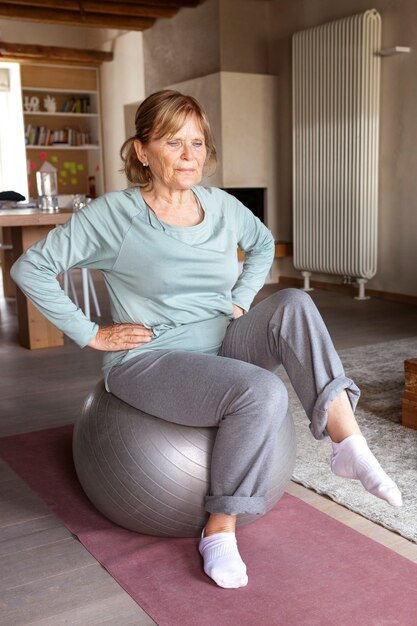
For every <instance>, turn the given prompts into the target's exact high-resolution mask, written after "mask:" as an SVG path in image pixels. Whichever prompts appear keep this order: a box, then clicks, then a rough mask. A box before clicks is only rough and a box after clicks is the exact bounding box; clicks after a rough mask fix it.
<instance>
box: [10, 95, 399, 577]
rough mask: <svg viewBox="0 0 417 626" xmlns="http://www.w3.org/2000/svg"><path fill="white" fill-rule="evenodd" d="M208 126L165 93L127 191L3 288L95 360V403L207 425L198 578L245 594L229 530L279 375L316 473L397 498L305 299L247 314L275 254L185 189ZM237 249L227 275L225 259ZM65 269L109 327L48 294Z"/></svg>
mask: <svg viewBox="0 0 417 626" xmlns="http://www.w3.org/2000/svg"><path fill="white" fill-rule="evenodd" d="M215 157H216V154H215V147H214V142H213V138H212V135H211V131H210V127H209V123H208V121H207V118H206V115H205V114H204V112H203V110H202V108H201V106H200V105H199V104H198V102H196V100H194V99H193V98H191V97H189V96H184V95H182V94H180V93H178V92H176V91H170V90H165V91H161V92H158V93H155V94H153V95H151V96H149V97H148V98H147V99H146V100H145V101H144V102H143V103H142V104H141V105H140V107H139V108H138V110H137V114H136V134H135V136H134V137H132V138H131V139H129V140H128V141H127V142H125V144H124V146H123V147H122V158H123V160H124V165H125V172H126V175H127V178H128V179H129V180H130V181H131V182H132V183H135V184H136V186H135V187H132V188H130V189H127V190H125V191H119V192H114V193H108V194H106V195H105V196H103V197H102V198H99V199H97V200H95V201H93V202H92V203H91V204H90V205H89V206H88V207H86V208H85V209H83V210H82V211H80V212H79V213H76V214H75V215H74V216H73V217H72V219H71V220H70V221H69V222H68V223H67V224H65V225H64V226H61V227H60V228H57V229H55V230H53V231H52V232H51V233H50V234H49V235H48V237H47V238H46V239H44V240H43V241H41V242H39V243H37V244H36V245H34V246H33V247H32V248H31V249H30V250H28V251H27V252H26V254H24V255H23V256H22V257H21V258H20V259H19V260H18V261H17V263H16V264H15V266H14V268H13V271H12V275H13V278H14V279H15V281H16V282H17V283H18V284H19V286H20V287H21V289H22V290H23V291H24V292H25V293H26V295H27V296H28V297H29V298H30V299H31V300H32V301H33V302H34V303H35V304H36V306H38V308H39V309H40V310H41V311H42V313H43V314H44V315H45V316H46V317H47V318H48V319H49V320H51V321H52V322H53V323H54V324H56V326H58V327H59V328H60V329H62V330H63V331H64V332H65V333H66V334H67V335H69V336H70V337H71V338H72V339H73V340H74V341H76V342H77V343H78V344H79V345H80V346H86V345H89V346H90V347H91V348H94V349H96V350H103V351H105V352H106V354H105V358H104V373H105V379H106V386H107V390H109V391H111V392H112V393H113V394H115V395H116V396H118V397H119V398H121V399H122V400H124V401H125V402H127V403H129V404H130V405H132V406H134V407H137V408H138V409H141V410H142V411H145V412H148V413H151V414H153V415H156V416H158V417H159V418H162V419H164V420H169V421H172V422H175V423H178V424H185V425H191V426H218V434H217V437H216V442H215V446H214V450H213V457H212V470H211V488H210V493H208V494H207V497H206V501H205V506H206V510H207V512H208V513H209V516H208V521H207V524H206V526H205V528H204V530H203V533H202V537H201V541H200V553H201V555H202V557H203V559H204V570H205V572H206V573H207V574H208V576H210V577H211V578H212V579H213V580H214V581H215V582H216V583H217V584H218V585H219V586H221V587H241V586H244V585H246V584H247V580H248V579H247V574H246V566H245V564H244V562H243V561H242V559H241V557H240V554H239V552H238V548H237V543H236V537H235V524H236V516H237V515H239V514H240V513H255V514H262V513H263V512H264V510H265V503H264V494H265V490H266V486H267V482H268V470H269V467H270V465H271V455H272V454H273V451H274V439H275V436H276V433H277V431H278V429H279V425H280V423H281V421H282V420H284V419H286V414H287V394H286V390H285V387H284V385H283V383H282V382H281V381H280V380H279V378H278V377H277V376H276V375H275V374H274V371H275V370H276V368H277V367H278V365H279V364H281V363H282V364H283V365H284V367H285V369H286V371H287V373H288V375H289V378H290V380H291V383H292V384H293V386H294V388H295V390H296V392H297V394H298V396H299V398H300V400H301V402H302V404H303V407H304V409H305V411H306V414H307V416H308V418H309V419H310V422H311V430H312V433H313V435H314V436H315V437H316V438H317V439H321V438H323V437H325V436H326V434H328V435H329V436H330V438H331V439H332V442H333V444H332V445H333V457H332V461H331V469H332V471H333V472H334V473H336V474H338V475H339V476H344V477H347V478H353V479H358V480H360V481H361V482H362V484H363V485H364V487H365V489H367V490H368V491H370V492H371V493H373V494H374V495H376V496H378V497H380V498H383V499H385V500H386V501H387V502H389V503H390V504H392V505H394V506H400V505H401V494H400V492H399V490H398V488H397V486H396V485H395V483H393V481H392V480H391V479H390V478H389V477H388V476H387V475H386V474H385V472H384V471H383V470H382V468H381V466H380V465H379V463H378V462H377V461H376V459H375V457H374V456H373V454H372V453H371V451H370V450H369V448H368V446H367V444H366V441H365V439H364V437H363V436H362V435H361V432H360V430H359V427H358V425H357V423H356V420H355V417H354V414H353V410H354V408H355V406H356V403H357V400H358V398H359V390H358V388H357V387H356V385H355V384H354V383H353V381H352V380H350V379H349V378H346V376H345V374H344V371H343V367H342V365H341V362H340V360H339V358H338V356H337V354H336V352H335V350H334V347H333V345H332V342H331V339H330V337H329V335H328V332H327V330H326V328H325V326H324V323H323V321H322V319H321V317H320V315H319V313H318V311H317V309H316V307H315V306H314V304H313V302H312V300H311V299H310V297H309V296H307V295H306V294H304V293H303V292H301V291H298V290H293V289H287V290H282V291H279V292H277V293H276V294H274V295H273V296H271V297H270V298H267V299H265V300H263V301H262V302H261V303H260V304H258V305H256V306H255V307H253V308H252V309H250V310H249V308H250V305H251V302H252V300H253V298H254V296H255V295H256V293H257V292H258V290H259V289H260V288H261V286H262V285H263V282H264V279H265V276H266V274H267V272H268V270H269V268H270V265H271V263H272V259H273V256H274V241H273V238H272V235H271V233H270V232H269V231H268V229H267V228H266V227H265V226H264V225H263V224H262V223H261V222H260V221H259V220H258V219H257V218H256V217H254V215H253V214H252V213H251V212H250V211H249V210H248V209H247V208H245V207H244V206H243V205H242V204H241V203H240V202H239V201H238V200H236V199H235V198H234V197H232V196H230V195H229V194H227V193H225V192H224V191H221V190H219V189H213V188H203V187H201V186H199V185H198V183H199V182H200V180H201V178H202V175H203V170H204V168H205V167H207V166H210V165H211V164H213V163H214V162H215ZM237 246H240V248H242V249H243V250H244V251H245V252H246V260H245V263H244V266H243V272H242V273H241V274H240V275H238V267H237V260H236V248H237ZM72 267H87V268H96V269H100V270H101V271H102V273H103V276H104V280H105V281H106V285H107V288H108V292H109V296H110V301H111V312H112V316H113V321H114V323H113V325H111V326H102V327H98V326H97V324H95V323H94V322H91V321H90V320H88V319H87V318H86V317H85V316H84V314H83V312H82V311H81V310H80V309H78V308H77V307H76V306H75V305H74V304H73V303H72V302H71V300H69V299H68V297H67V296H66V295H65V293H64V292H63V291H62V290H61V288H60V285H59V283H58V281H57V280H56V276H57V275H58V274H60V273H61V272H63V271H65V270H68V269H70V268H72Z"/></svg>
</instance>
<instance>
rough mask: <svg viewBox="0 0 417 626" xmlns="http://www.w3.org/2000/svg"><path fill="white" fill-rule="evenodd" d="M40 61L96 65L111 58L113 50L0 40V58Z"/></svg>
mask: <svg viewBox="0 0 417 626" xmlns="http://www.w3.org/2000/svg"><path fill="white" fill-rule="evenodd" d="M6 58H7V60H10V61H19V62H24V61H27V62H30V61H32V62H33V61H38V62H42V63H64V64H75V65H88V66H97V65H101V63H103V62H104V61H112V60H113V52H103V51H102V50H87V49H83V48H60V47H58V46H40V45H29V44H20V43H10V42H5V41H0V59H6Z"/></svg>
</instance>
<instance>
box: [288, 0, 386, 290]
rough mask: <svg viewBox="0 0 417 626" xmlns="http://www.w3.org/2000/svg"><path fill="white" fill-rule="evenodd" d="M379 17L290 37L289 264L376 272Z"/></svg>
mask: <svg viewBox="0 0 417 626" xmlns="http://www.w3.org/2000/svg"><path fill="white" fill-rule="evenodd" d="M380 48H381V18H380V15H379V13H378V12H377V11H375V10H369V11H366V12H365V13H363V14H360V15H354V16H352V17H347V18H344V19H340V20H336V21H334V22H330V23H328V24H323V25H321V26H318V27H315V28H310V29H308V30H305V31H301V32H299V33H296V34H294V36H293V94H292V95H293V202H294V265H295V267H296V268H297V269H299V270H302V273H303V275H304V278H305V284H304V286H305V288H306V289H308V288H309V277H310V275H311V272H322V273H325V274H337V275H341V276H344V277H346V278H349V279H352V278H356V282H357V283H358V284H359V287H360V294H359V296H360V298H361V299H362V298H363V297H364V284H365V282H366V280H369V279H370V278H372V276H374V275H375V273H376V263H377V210H378V127H379V93H380V62H381V60H380V56H379V51H380Z"/></svg>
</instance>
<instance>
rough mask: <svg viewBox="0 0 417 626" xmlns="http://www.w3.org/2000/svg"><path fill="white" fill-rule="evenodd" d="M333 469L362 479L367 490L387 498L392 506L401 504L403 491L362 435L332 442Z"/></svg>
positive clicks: (341, 473)
mask: <svg viewBox="0 0 417 626" xmlns="http://www.w3.org/2000/svg"><path fill="white" fill-rule="evenodd" d="M332 447H333V457H332V460H331V469H332V472H333V473H334V474H337V476H342V477H343V478H354V479H356V480H360V481H361V483H362V485H363V486H364V487H365V489H366V490H367V491H369V492H370V493H372V494H373V495H374V496H377V497H378V498H381V499H382V500H386V501H387V502H388V503H389V504H391V505H392V506H401V505H402V499H401V493H400V490H399V489H398V487H397V485H396V484H395V483H394V481H393V480H391V478H390V477H389V476H388V475H387V474H386V473H385V472H384V470H383V469H382V467H381V466H380V464H379V463H378V461H377V460H376V458H375V457H374V455H373V454H372V452H371V451H370V449H369V448H368V444H367V443H366V439H365V437H363V436H362V435H350V437H346V439H343V441H341V442H340V443H332Z"/></svg>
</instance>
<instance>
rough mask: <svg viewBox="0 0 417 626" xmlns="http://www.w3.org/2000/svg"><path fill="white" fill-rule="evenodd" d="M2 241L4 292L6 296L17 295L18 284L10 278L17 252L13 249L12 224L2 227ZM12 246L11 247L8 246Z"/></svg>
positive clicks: (1, 259) (0, 236)
mask: <svg viewBox="0 0 417 626" xmlns="http://www.w3.org/2000/svg"><path fill="white" fill-rule="evenodd" d="M0 241H1V243H2V244H3V245H4V246H5V247H4V248H3V249H1V250H0V261H1V269H2V274H3V292H4V297H5V298H15V297H16V285H15V284H14V282H13V281H12V279H11V278H10V268H11V266H12V265H13V263H14V261H15V258H17V257H16V254H15V252H14V250H13V244H12V231H11V228H10V226H5V227H3V228H0ZM8 246H10V249H9V248H8Z"/></svg>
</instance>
